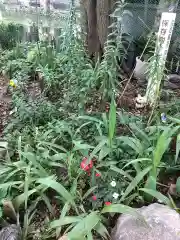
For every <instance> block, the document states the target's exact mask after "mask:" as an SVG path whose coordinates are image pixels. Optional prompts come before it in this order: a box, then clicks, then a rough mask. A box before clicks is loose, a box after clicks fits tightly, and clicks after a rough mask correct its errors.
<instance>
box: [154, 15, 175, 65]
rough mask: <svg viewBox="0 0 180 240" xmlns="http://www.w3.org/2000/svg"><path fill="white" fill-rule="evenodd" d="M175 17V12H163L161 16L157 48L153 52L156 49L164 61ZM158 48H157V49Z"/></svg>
mask: <svg viewBox="0 0 180 240" xmlns="http://www.w3.org/2000/svg"><path fill="white" fill-rule="evenodd" d="M175 19H176V13H169V12H163V13H162V16H161V21H160V26H159V32H158V40H157V44H158V45H157V48H156V50H155V52H157V51H158V54H159V55H160V57H161V59H162V60H164V61H166V57H167V53H168V50H169V44H170V41H171V36H172V32H173V28H174V23H175ZM158 48H159V49H158Z"/></svg>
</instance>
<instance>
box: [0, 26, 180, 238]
mask: <svg viewBox="0 0 180 240" xmlns="http://www.w3.org/2000/svg"><path fill="white" fill-rule="evenodd" d="M60 38H61V41H60V43H59V46H58V47H57V49H58V50H57V49H55V48H54V47H53V46H52V45H51V44H49V43H35V44H34V43H26V44H25V43H19V42H16V44H15V46H13V48H9V47H8V49H6V50H3V49H2V50H1V55H0V58H1V59H0V60H1V61H0V68H1V71H2V74H4V75H5V76H6V77H7V78H8V80H7V81H9V80H10V79H12V80H13V81H14V82H15V84H16V87H14V88H13V87H12V88H10V91H11V94H12V109H13V114H12V115H11V117H10V119H9V124H8V125H7V126H6V128H5V129H4V133H3V138H4V140H6V141H7V142H8V147H7V148H6V149H5V151H4V145H3V144H4V143H3V144H2V146H1V142H0V147H1V150H3V151H2V152H3V154H2V156H1V167H0V189H1V192H0V200H1V202H2V204H1V206H3V201H4V200H5V199H6V200H8V201H11V202H12V204H13V206H14V208H15V211H16V215H17V218H18V217H20V223H21V227H22V231H23V239H29V238H32V235H34V234H35V233H36V235H37V238H38V237H39V238H40V239H46V238H49V239H52V238H55V236H59V235H63V234H65V233H66V232H67V233H68V234H69V237H70V239H79V240H80V239H92V238H93V235H95V236H96V235H98V236H101V237H104V238H108V236H109V234H108V230H109V227H111V226H110V222H111V223H112V219H113V218H114V217H115V214H116V213H122V212H125V213H126V212H127V213H131V214H134V215H136V216H137V217H141V216H139V215H138V214H137V213H136V211H135V210H133V209H132V208H131V207H133V206H141V205H145V204H147V203H149V202H152V201H156V200H160V201H162V202H164V203H165V204H168V205H170V206H173V207H175V202H174V201H173V200H172V197H171V196H170V195H169V196H168V195H167V196H166V194H164V193H163V192H162V191H161V186H162V182H163V180H164V178H165V176H166V174H168V172H170V174H171V175H175V174H176V172H177V171H178V170H179V168H180V159H179V150H180V137H179V132H180V130H179V129H180V125H179V123H180V120H179V115H180V113H179V107H180V103H179V101H178V100H176V99H175V100H173V102H169V103H166V105H165V106H164V105H163V104H159V105H158V106H157V108H156V109H153V112H152V111H151V110H150V111H149V112H148V113H146V114H143V112H142V114H139V113H138V114H137V113H135V112H134V114H133V113H132V112H129V111H128V110H129V109H126V108H125V107H124V108H118V106H117V104H116V99H117V98H116V96H117V93H121V92H122V87H121V79H120V78H119V73H118V71H117V68H116V61H117V59H116V56H117V52H118V50H119V49H121V46H119V48H118V47H117V46H116V45H115V44H112V40H111V41H108V43H107V47H106V51H105V54H104V58H103V60H102V62H101V63H97V64H96V65H95V67H94V66H93V64H92V62H91V60H90V59H89V58H88V56H87V55H86V51H85V49H84V46H83V43H82V42H81V40H80V38H77V36H76V35H75V34H74V33H73V31H72V25H70V26H69V28H68V30H67V31H66V32H65V33H63V35H62V36H60ZM34 83H35V84H36V85H35V86H36V87H34V85H33V84H34ZM30 88H32V89H33V91H32V92H33V93H34V94H30ZM35 93H37V94H35ZM107 103H109V104H110V108H108V107H107ZM163 112H164V113H165V116H163V118H162V117H161V113H163ZM173 139H175V140H176V141H175V145H173V146H172V140H173ZM163 186H164V184H163ZM166 187H167V191H166V192H168V186H166ZM176 190H177V193H176V196H175V198H176V197H178V191H180V188H179V179H177V186H176ZM41 213H44V215H43V214H41ZM1 217H2V218H4V216H3V211H2V215H1ZM38 234H39V235H38Z"/></svg>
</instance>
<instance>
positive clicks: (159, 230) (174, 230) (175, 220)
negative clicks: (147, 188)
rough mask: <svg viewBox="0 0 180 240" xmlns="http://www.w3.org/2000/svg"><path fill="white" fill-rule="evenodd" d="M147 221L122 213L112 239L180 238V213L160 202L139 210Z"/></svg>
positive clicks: (165, 239)
mask: <svg viewBox="0 0 180 240" xmlns="http://www.w3.org/2000/svg"><path fill="white" fill-rule="evenodd" d="M137 211H138V212H139V213H140V214H142V215H143V216H144V218H145V220H146V222H147V224H148V225H147V226H145V224H143V223H142V221H141V220H138V219H137V218H135V217H133V216H131V215H128V214H122V215H121V216H120V217H119V219H118V221H117V225H116V227H115V228H114V229H113V232H112V240H180V215H179V214H178V213H177V212H176V211H175V210H173V209H171V208H169V207H168V206H164V205H161V204H158V203H154V204H151V205H149V206H148V207H142V208H139V209H138V210H137Z"/></svg>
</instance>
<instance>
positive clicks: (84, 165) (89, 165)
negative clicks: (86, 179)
mask: <svg viewBox="0 0 180 240" xmlns="http://www.w3.org/2000/svg"><path fill="white" fill-rule="evenodd" d="M92 167H93V161H92V160H90V161H89V163H88V158H87V157H84V158H83V160H82V162H81V169H83V170H84V171H89V170H90V169H91V168H92Z"/></svg>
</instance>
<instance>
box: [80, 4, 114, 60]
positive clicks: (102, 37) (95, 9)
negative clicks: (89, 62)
mask: <svg viewBox="0 0 180 240" xmlns="http://www.w3.org/2000/svg"><path fill="white" fill-rule="evenodd" d="M114 2H115V0H81V1H80V6H81V24H82V30H83V31H86V34H87V35H86V36H87V38H86V42H87V46H88V52H89V55H90V56H92V55H96V58H97V55H98V56H99V57H100V58H101V55H102V51H103V49H104V44H105V42H106V40H107V37H108V34H109V31H110V30H109V29H108V27H109V25H110V16H109V15H110V14H111V13H112V9H113V4H114Z"/></svg>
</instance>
